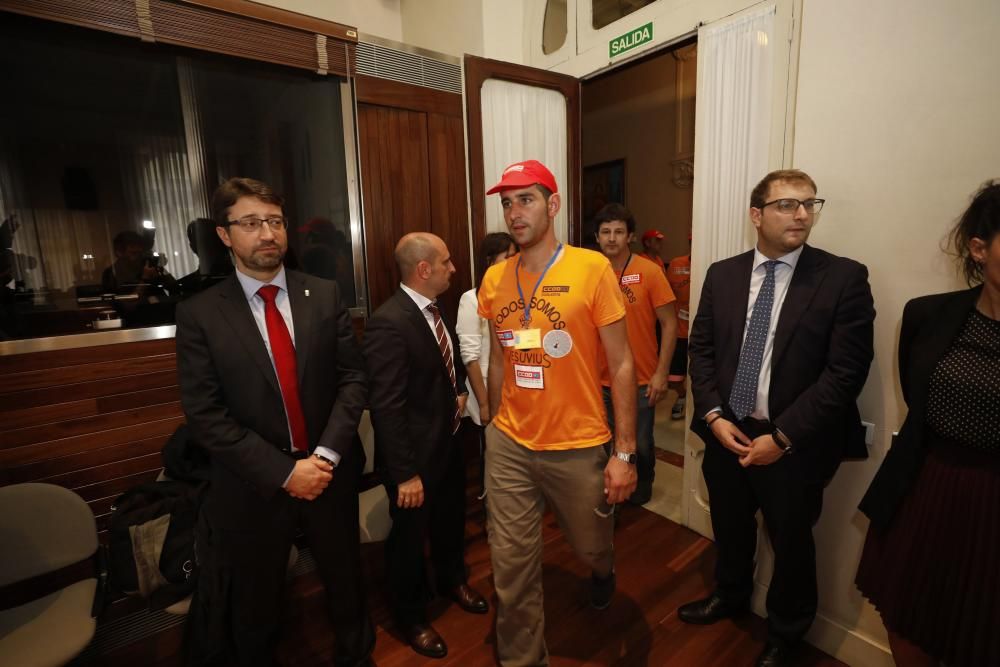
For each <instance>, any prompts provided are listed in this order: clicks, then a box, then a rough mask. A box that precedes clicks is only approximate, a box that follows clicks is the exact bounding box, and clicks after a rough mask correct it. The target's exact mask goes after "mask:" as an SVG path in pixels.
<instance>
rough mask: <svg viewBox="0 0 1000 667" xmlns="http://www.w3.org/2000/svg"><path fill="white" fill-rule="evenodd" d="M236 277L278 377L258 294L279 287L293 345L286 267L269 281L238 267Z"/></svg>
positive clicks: (331, 454) (325, 452) (329, 453)
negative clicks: (262, 290) (271, 287)
mask: <svg viewBox="0 0 1000 667" xmlns="http://www.w3.org/2000/svg"><path fill="white" fill-rule="evenodd" d="M236 279H237V280H239V281H240V287H242V288H243V294H244V296H246V298H247V303H248V304H249V305H250V312H251V313H253V320H254V322H256V324H257V330H258V331H260V337H261V338H263V339H264V347H266V348H267V356H268V357H269V358H270V359H271V367H272V368H274V375H275V377H277V376H278V369H277V368H275V367H274V353H273V352H271V341H270V339H268V337H267V320H266V318H265V316H264V299H263V298H262V297H261V296H260V294H257V292H258V290H260V288H261V287H263V286H264V285H274V286H275V287H277V288H278V294H277V296H276V297H275V298H274V305H275V306H277V308H278V312H279V313H281V319H283V320H285V326H286V327H288V335H289V336H290V337H291V339H292V345H293V346H294V345H295V324H294V323H293V322H292V304H291V302H290V301H289V299H288V280H287V278H286V277H285V267H283V266H282V267H281V269H279V270H278V275H276V276H275V277H274V279H273V280H271V282H269V283H265V282H261V281H259V280H257V279H256V278H251V277H250V276H248V275H246V274H245V273H243V272H242V271H240V270H239V269H236ZM286 414H287V413H286ZM286 419H287V416H286ZM288 441H289V442H293V440H292V427H291V424H289V425H288ZM314 453H315V454H319V455H320V456H322V457H324V458H327V459H329V460H331V461H333V464H334V465H337V464H339V463H340V454H338V453H337V452H335V451H333V450H331V449H327V448H326V447H316V449H315V450H314ZM291 477H292V476H291V474H289V475H288V478H287V479H285V483H284V484H282V485H281V486H282V488H284V487H285V486H286V485H287V484H288V480H289V479H291Z"/></svg>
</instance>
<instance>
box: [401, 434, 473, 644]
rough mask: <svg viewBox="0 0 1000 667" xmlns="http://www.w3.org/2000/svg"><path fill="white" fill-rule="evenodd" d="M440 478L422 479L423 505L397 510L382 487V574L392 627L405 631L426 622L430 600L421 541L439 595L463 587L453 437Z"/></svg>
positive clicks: (461, 477)
mask: <svg viewBox="0 0 1000 667" xmlns="http://www.w3.org/2000/svg"><path fill="white" fill-rule="evenodd" d="M452 440H453V442H452V446H451V447H449V448H448V451H449V454H448V458H447V460H446V461H438V462H432V463H431V465H440V466H443V470H442V471H441V474H440V476H438V477H437V478H436V479H435V478H429V479H426V480H422V481H423V484H424V504H423V505H421V506H420V507H417V508H409V509H403V508H401V507H399V506H398V505H397V504H396V498H397V487H396V486H395V485H393V484H386V489H385V490H386V493H387V494H388V496H389V514H390V516H391V517H392V530H390V532H389V537H388V539H386V542H385V563H386V575H387V579H388V583H389V589H390V597H391V599H392V609H393V614H394V616H395V620H396V623H398V624H399V625H400V626H402V627H409V626H411V625H414V624H417V623H426V622H427V603H428V602H429V601H430V600H431V598H432V597H433V594H432V592H431V589H430V586H429V584H428V581H427V571H426V563H425V558H424V540H425V539H426V540H428V541H429V542H430V556H431V565H432V567H433V568H434V577H435V580H436V583H437V589H438V592H439V593H443V592H446V591H448V590H450V589H452V588H455V587H456V586H458V585H460V584H463V583H465V578H466V572H465V465H464V457H463V456H462V449H461V441H460V439H459V438H458V437H457V436H456V437H454V438H453V439H452Z"/></svg>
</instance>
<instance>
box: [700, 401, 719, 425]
mask: <svg viewBox="0 0 1000 667" xmlns="http://www.w3.org/2000/svg"><path fill="white" fill-rule="evenodd" d="M714 414H720V415H721V414H722V406H721V405H719V406H716V407H714V408H712V409H711V410H709V411H708V412H706V413H705V416H704V417H702V419H704V420H705V421H708V418H709V417H711V416H712V415H714Z"/></svg>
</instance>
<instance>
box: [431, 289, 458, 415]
mask: <svg viewBox="0 0 1000 667" xmlns="http://www.w3.org/2000/svg"><path fill="white" fill-rule="evenodd" d="M427 310H428V312H430V314H431V315H433V316H434V335H435V336H436V337H437V342H438V348H439V349H440V350H441V360H442V361H444V367H445V368H446V369H448V377H449V378H451V388H452V389H454V390H455V395H456V396H457V395H458V385H457V383H456V381H455V355H454V353H453V352H452V350H451V343H450V342H449V341H448V334H447V333H445V330H444V322H443V321H442V320H441V311H440V310H439V309H438V307H437V305H436V304H434V303H429V304H427ZM461 423H462V412H461V411H460V410H459V409H458V406H457V405H456V406H455V414H454V415H453V416H452V420H451V432H452V433H455V432H456V431H458V427H459V425H460V424H461Z"/></svg>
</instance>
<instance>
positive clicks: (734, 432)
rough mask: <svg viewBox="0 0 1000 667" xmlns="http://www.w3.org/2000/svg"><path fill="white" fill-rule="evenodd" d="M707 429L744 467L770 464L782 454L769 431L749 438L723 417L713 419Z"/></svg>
mask: <svg viewBox="0 0 1000 667" xmlns="http://www.w3.org/2000/svg"><path fill="white" fill-rule="evenodd" d="M709 429H711V431H712V435H714V436H715V439H716V440H718V441H719V443H720V444H722V446H723V447H725V448H726V449H728V450H729V451H731V452H733V453H734V454H736V455H737V456H739V457H740V465H741V466H743V467H744V468H746V467H748V466H766V465H770V464H772V463H774V462H775V461H777V460H778V459H780V458H781V455H782V454H784V451H783V450H782V449H781V448H780V447H778V445H777V444H775V442H774V436H772V435H771V434H770V433H768V434H765V435H761V436H758V437H756V438H754V439H753V440H751V439H750V438H749V437H748V436H747V435H746V434H745V433H744V432H743V431H741V430H740V428H739V427H738V426H737V425H736V424H734V423H733V422H731V421H729V420H728V419H726V418H725V417H717V418H716V419H713V420H712V423H711V424H710V425H709Z"/></svg>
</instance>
